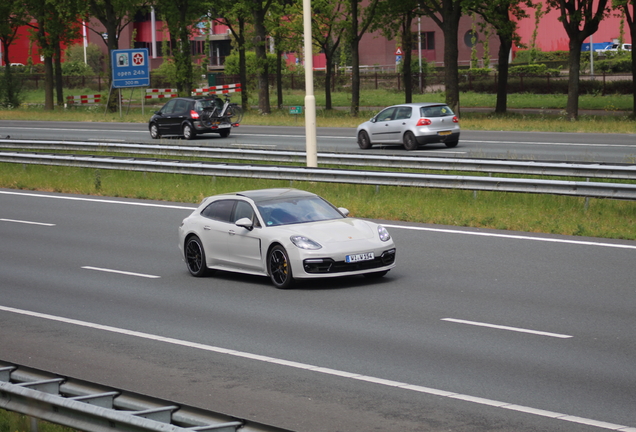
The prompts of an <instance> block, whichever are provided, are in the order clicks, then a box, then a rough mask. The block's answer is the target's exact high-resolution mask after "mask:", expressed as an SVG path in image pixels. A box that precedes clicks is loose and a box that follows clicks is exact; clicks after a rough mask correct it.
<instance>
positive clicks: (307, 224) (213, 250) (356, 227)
mask: <svg viewBox="0 0 636 432" xmlns="http://www.w3.org/2000/svg"><path fill="white" fill-rule="evenodd" d="M348 213H349V211H348V210H347V209H344V208H336V207H334V206H333V205H332V204H330V203H329V202H327V201H326V200H324V199H323V198H321V197H319V196H318V195H315V194H313V193H310V192H305V191H301V190H297V189H262V190H253V191H246V192H237V193H229V194H223V195H215V196H211V197H208V198H205V199H204V200H203V201H202V202H201V204H200V205H199V207H198V208H197V209H196V210H195V211H194V212H192V214H191V215H190V216H188V217H187V218H185V219H184V220H183V222H182V223H181V226H180V227H179V248H180V249H181V252H182V256H183V259H184V261H185V263H186V266H187V267H188V270H189V271H190V273H191V274H192V275H194V276H198V277H200V276H204V275H206V274H208V273H210V272H211V271H214V270H227V271H233V272H240V273H248V274H254V275H263V276H269V277H270V278H271V280H272V283H273V284H274V285H275V286H276V287H277V288H289V287H290V286H291V285H292V283H293V282H294V279H304V278H324V277H334V276H348V275H364V276H367V277H382V276H384V275H385V274H386V273H387V272H388V271H389V270H390V269H392V268H393V267H395V244H394V243H393V240H392V239H391V236H390V235H389V233H388V231H387V230H386V228H384V227H383V226H382V225H378V224H375V223H373V222H369V221H365V220H360V219H355V218H348V217H347V215H348Z"/></svg>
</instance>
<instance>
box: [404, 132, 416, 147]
mask: <svg viewBox="0 0 636 432" xmlns="http://www.w3.org/2000/svg"><path fill="white" fill-rule="evenodd" d="M404 148H405V149H407V150H415V149H416V148H417V139H415V135H413V132H411V131H406V133H405V134H404Z"/></svg>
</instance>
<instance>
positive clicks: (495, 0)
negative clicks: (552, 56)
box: [466, 0, 532, 114]
mask: <svg viewBox="0 0 636 432" xmlns="http://www.w3.org/2000/svg"><path fill="white" fill-rule="evenodd" d="M521 4H523V5H525V6H527V7H529V8H530V7H532V2H531V0H468V1H467V4H466V7H467V8H468V9H470V10H472V11H474V12H476V13H478V14H479V15H481V17H482V18H483V19H484V21H485V22H487V23H488V24H490V25H492V26H493V27H494V28H495V31H496V33H497V37H498V38H499V51H498V53H497V59H498V64H497V74H498V79H497V102H496V106H495V112H496V113H499V114H503V113H505V112H506V111H507V109H508V67H509V66H510V64H509V63H510V62H509V55H510V50H511V49H512V44H513V42H515V41H518V40H519V36H518V35H517V21H519V20H521V19H523V18H527V17H528V14H527V13H526V12H525V11H524V10H523V9H522V8H521V7H520V6H521ZM512 17H514V18H515V19H514V20H513V19H512Z"/></svg>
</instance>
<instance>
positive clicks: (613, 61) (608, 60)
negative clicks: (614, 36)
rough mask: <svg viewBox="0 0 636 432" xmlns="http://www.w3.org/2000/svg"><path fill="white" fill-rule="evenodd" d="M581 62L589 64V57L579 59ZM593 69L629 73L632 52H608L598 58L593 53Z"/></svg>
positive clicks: (630, 70)
mask: <svg viewBox="0 0 636 432" xmlns="http://www.w3.org/2000/svg"><path fill="white" fill-rule="evenodd" d="M581 60H582V61H581V63H582V64H585V65H586V66H589V57H586V58H585V59H581ZM594 70H595V71H598V72H604V73H631V72H632V54H631V53H630V52H621V51H617V52H609V53H607V54H605V56H603V58H599V57H598V56H596V55H595V61H594Z"/></svg>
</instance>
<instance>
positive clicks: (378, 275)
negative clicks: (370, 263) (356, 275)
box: [363, 270, 389, 279]
mask: <svg viewBox="0 0 636 432" xmlns="http://www.w3.org/2000/svg"><path fill="white" fill-rule="evenodd" d="M388 272H389V271H388V270H383V271H379V272H373V273H365V274H364V275H363V276H364V277H365V278H367V279H380V278H381V277H384V275H386V274H387V273H388Z"/></svg>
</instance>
